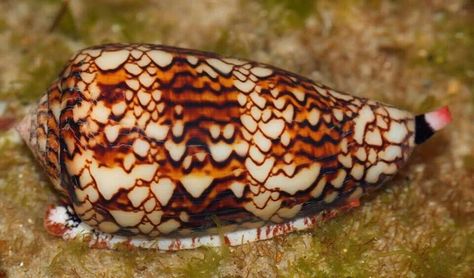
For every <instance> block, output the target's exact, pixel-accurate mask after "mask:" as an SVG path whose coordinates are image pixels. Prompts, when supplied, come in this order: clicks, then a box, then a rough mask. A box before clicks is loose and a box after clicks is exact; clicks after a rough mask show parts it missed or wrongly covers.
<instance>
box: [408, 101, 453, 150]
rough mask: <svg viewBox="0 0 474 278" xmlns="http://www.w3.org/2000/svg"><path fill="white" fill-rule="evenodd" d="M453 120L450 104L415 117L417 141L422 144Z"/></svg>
mask: <svg viewBox="0 0 474 278" xmlns="http://www.w3.org/2000/svg"><path fill="white" fill-rule="evenodd" d="M451 121H452V116H451V112H450V111H449V108H448V106H444V107H441V108H438V109H436V110H435V111H432V112H428V113H426V114H422V115H418V116H416V117H415V143H416V144H421V143H423V142H425V141H426V140H428V139H429V138H430V137H431V136H433V134H434V133H435V132H436V131H438V130H441V129H443V128H444V127H445V126H447V125H448V124H449V123H451Z"/></svg>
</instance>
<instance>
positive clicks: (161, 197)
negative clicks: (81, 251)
mask: <svg viewBox="0 0 474 278" xmlns="http://www.w3.org/2000/svg"><path fill="white" fill-rule="evenodd" d="M29 121H30V123H31V126H32V128H31V131H30V135H29V137H30V138H29V141H30V142H29V144H30V147H31V148H32V149H33V151H34V153H35V154H36V156H37V157H38V159H39V160H40V162H41V164H42V165H43V166H44V167H45V168H46V170H47V172H48V175H49V176H50V178H51V180H52V181H53V184H54V185H55V187H56V188H57V190H58V191H59V192H60V193H61V195H62V196H63V199H64V201H65V202H66V203H67V204H69V205H71V206H72V207H73V209H74V212H75V214H77V216H78V217H79V218H80V219H81V220H82V221H83V222H85V223H87V225H89V226H91V227H94V228H95V229H98V230H100V231H102V232H105V233H112V234H121V235H144V236H147V237H149V238H154V237H158V236H163V235H177V236H189V235H193V234H205V235H207V234H216V233H217V228H216V224H217V223H220V224H219V225H221V224H222V225H224V226H225V228H226V229H227V230H228V231H233V230H239V229H255V228H256V227H260V226H262V225H264V224H265V223H285V222H286V221H288V220H291V219H297V218H302V217H303V218H304V217H310V216H311V215H315V214H317V213H319V212H321V211H324V210H327V209H334V208H337V207H340V206H344V205H347V204H350V203H351V202H352V201H354V200H356V201H357V200H358V199H359V197H360V196H361V195H362V194H363V193H365V192H367V191H370V190H371V189H374V188H376V187H378V186H379V185H381V184H382V183H383V182H384V181H385V180H386V179H387V178H389V177H391V176H393V175H394V174H395V173H396V172H397V170H398V169H399V168H400V167H401V166H402V165H403V163H404V162H405V161H406V159H407V157H408V155H409V154H410V152H411V149H412V147H413V146H414V129H415V127H414V116H413V115H411V114H410V113H408V112H404V111H402V110H399V109H396V108H393V107H391V106H387V105H383V104H380V103H378V102H374V101H370V100H367V99H364V98H358V97H354V96H350V95H347V94H343V93H340V92H337V91H335V90H332V89H330V88H328V87H326V86H324V85H321V84H318V83H315V82H313V81H311V80H308V79H306V78H303V77H301V76H298V75H296V74H293V73H289V72H286V71H284V70H281V69H278V68H275V67H272V66H269V65H264V64H259V63H256V62H251V61H245V60H240V59H233V58H224V57H219V56H217V55H216V54H212V53H206V52H200V51H194V50H187V49H179V48H172V47H167V46H160V45H143V44H140V45H105V46H100V47H93V48H89V49H85V50H82V51H80V52H79V53H78V54H77V55H76V56H75V57H73V58H72V59H71V61H70V62H69V63H68V64H67V66H66V67H65V69H64V71H63V72H62V73H61V75H60V76H59V78H58V79H57V81H55V82H54V83H53V84H52V86H51V87H50V89H49V90H48V92H47V94H46V95H45V96H44V97H43V98H42V99H41V101H40V103H39V105H38V107H37V108H36V109H35V110H34V111H32V114H30V118H29Z"/></svg>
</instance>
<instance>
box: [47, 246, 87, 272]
mask: <svg viewBox="0 0 474 278" xmlns="http://www.w3.org/2000/svg"><path fill="white" fill-rule="evenodd" d="M89 252H90V248H89V246H87V244H85V243H84V242H80V241H70V242H68V243H67V245H66V244H64V245H63V246H62V247H61V249H60V251H59V252H57V253H56V255H54V257H53V259H52V260H51V262H50V263H49V265H48V273H49V274H50V275H52V276H64V275H69V276H72V275H79V274H78V271H79V270H78V269H77V268H79V269H80V270H82V271H85V272H87V273H89V274H93V273H92V272H91V270H90V269H88V268H87V267H86V263H85V262H86V259H87V254H88V253H89Z"/></svg>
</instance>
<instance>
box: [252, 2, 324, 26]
mask: <svg viewBox="0 0 474 278" xmlns="http://www.w3.org/2000/svg"><path fill="white" fill-rule="evenodd" d="M260 2H261V4H262V6H263V7H264V8H265V9H267V10H269V11H272V10H277V11H278V12H279V18H280V20H281V22H282V23H283V24H284V25H288V26H289V27H300V26H303V25H304V23H305V20H306V19H307V18H308V17H309V16H310V15H311V14H312V13H313V8H314V4H315V1H312V0H283V1H279V0H261V1H260Z"/></svg>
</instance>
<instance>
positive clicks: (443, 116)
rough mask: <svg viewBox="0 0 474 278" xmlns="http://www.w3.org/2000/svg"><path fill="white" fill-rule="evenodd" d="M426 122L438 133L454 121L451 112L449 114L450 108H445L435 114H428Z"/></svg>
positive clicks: (434, 112)
mask: <svg viewBox="0 0 474 278" xmlns="http://www.w3.org/2000/svg"><path fill="white" fill-rule="evenodd" d="M425 120H426V122H427V123H428V124H429V125H430V127H431V128H432V129H433V131H438V130H440V129H442V128H443V127H445V126H447V125H448V124H449V123H450V122H451V121H452V118H451V112H449V108H448V106H444V107H441V108H439V109H437V110H435V111H433V112H429V113H426V114H425Z"/></svg>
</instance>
